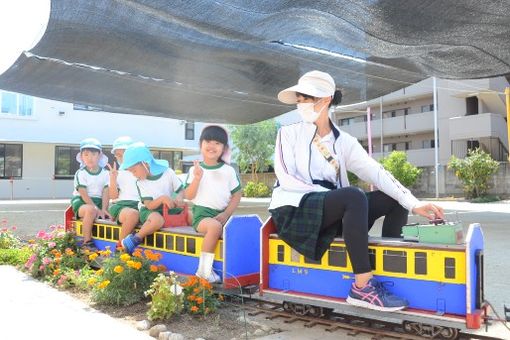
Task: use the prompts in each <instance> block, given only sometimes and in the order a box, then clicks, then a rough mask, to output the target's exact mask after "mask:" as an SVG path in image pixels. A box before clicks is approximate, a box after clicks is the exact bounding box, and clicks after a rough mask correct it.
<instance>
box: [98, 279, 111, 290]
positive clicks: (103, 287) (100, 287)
mask: <svg viewBox="0 0 510 340" xmlns="http://www.w3.org/2000/svg"><path fill="white" fill-rule="evenodd" d="M109 284H110V280H104V281H103V282H101V283H100V284H99V286H98V287H99V289H105V288H106V287H108V285H109Z"/></svg>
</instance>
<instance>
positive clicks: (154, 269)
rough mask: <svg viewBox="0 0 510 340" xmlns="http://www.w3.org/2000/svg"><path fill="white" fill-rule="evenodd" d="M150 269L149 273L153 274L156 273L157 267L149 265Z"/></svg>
mask: <svg viewBox="0 0 510 340" xmlns="http://www.w3.org/2000/svg"><path fill="white" fill-rule="evenodd" d="M150 269H151V272H154V273H155V272H157V271H158V266H156V265H153V264H151V267H150Z"/></svg>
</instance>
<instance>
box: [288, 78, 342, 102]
mask: <svg viewBox="0 0 510 340" xmlns="http://www.w3.org/2000/svg"><path fill="white" fill-rule="evenodd" d="M335 90H336V88H335V81H334V80H333V77H331V76H330V75H329V74H327V73H325V72H321V71H310V72H307V73H305V74H304V75H303V76H301V78H299V80H298V83H297V85H294V86H292V87H289V88H288V89H285V90H283V91H280V93H278V100H279V101H281V102H282V103H285V104H296V102H297V98H296V92H299V93H303V94H307V95H309V96H312V97H316V98H325V97H332V96H334V95H335Z"/></svg>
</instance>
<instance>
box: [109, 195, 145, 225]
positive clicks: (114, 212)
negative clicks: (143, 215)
mask: <svg viewBox="0 0 510 340" xmlns="http://www.w3.org/2000/svg"><path fill="white" fill-rule="evenodd" d="M124 208H131V209H135V210H136V211H138V201H127V200H126V201H118V202H115V203H113V204H112V205H110V207H109V208H108V212H109V213H110V215H111V216H112V218H113V219H114V220H115V221H117V223H119V224H120V221H119V216H120V212H121V211H122V209H124Z"/></svg>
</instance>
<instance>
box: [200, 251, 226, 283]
mask: <svg viewBox="0 0 510 340" xmlns="http://www.w3.org/2000/svg"><path fill="white" fill-rule="evenodd" d="M213 262H214V253H207V252H204V251H203V252H201V253H200V260H199V262H198V270H197V272H196V274H195V275H197V276H198V277H201V278H203V279H205V280H207V281H209V282H211V283H213V282H219V281H221V278H220V277H219V276H218V275H217V274H216V273H215V272H214V271H213Z"/></svg>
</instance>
